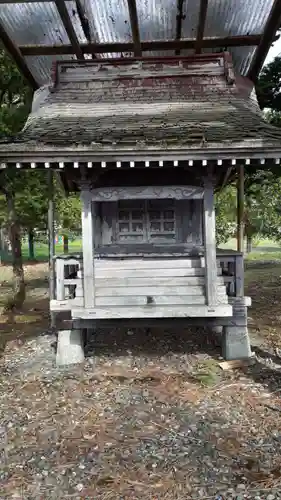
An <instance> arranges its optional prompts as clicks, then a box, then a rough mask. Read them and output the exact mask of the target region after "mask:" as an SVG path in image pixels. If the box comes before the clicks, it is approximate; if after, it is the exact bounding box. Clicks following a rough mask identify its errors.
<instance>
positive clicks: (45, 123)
mask: <svg viewBox="0 0 281 500" xmlns="http://www.w3.org/2000/svg"><path fill="white" fill-rule="evenodd" d="M217 145H220V149H222V150H223V149H224V148H231V149H233V150H235V149H237V150H238V149H240V148H241V147H244V148H245V147H249V149H254V148H255V147H259V148H261V147H264V148H265V149H268V148H270V147H271V148H274V147H276V148H280V146H281V131H280V129H278V128H276V127H273V126H272V125H269V124H268V123H267V122H266V121H265V119H264V118H263V115H262V113H261V111H260V108H259V106H258V102H257V99H256V96H255V92H254V89H253V86H252V85H251V82H250V81H249V80H248V79H247V78H245V77H241V76H236V75H235V73H234V70H233V67H232V62H231V58H230V56H229V54H227V53H224V54H216V55H210V54H209V55H200V56H193V57H189V58H175V57H174V58H170V59H167V58H165V59H164V58H163V59H157V60H151V59H148V60H140V61H137V60H129V59H124V60H117V61H114V62H113V61H104V62H97V61H86V62H62V63H59V64H58V65H57V68H56V74H55V75H54V82H53V85H51V86H45V87H42V88H41V89H39V90H38V91H37V92H36V93H35V95H34V100H33V107H32V112H31V114H30V116H29V118H28V120H27V123H26V125H25V127H24V129H23V131H22V132H21V133H20V134H19V136H18V137H17V138H16V139H15V140H14V142H13V143H12V144H11V143H10V144H9V143H1V144H0V156H1V157H2V156H3V155H4V154H5V151H11V150H14V151H17V150H18V151H20V150H23V151H27V150H28V151H32V150H34V151H39V150H40V151H42V150H44V149H46V148H47V149H48V148H50V147H51V148H53V150H60V149H61V150H63V149H65V148H68V149H69V148H72V149H74V150H75V151H79V149H83V150H85V149H87V150H89V151H95V152H102V151H105V150H109V149H110V150H111V151H118V150H122V149H124V148H127V149H129V150H131V151H135V150H143V151H145V150H148V149H154V148H157V149H164V150H167V149H175V148H176V149H185V150H186V149H192V150H199V149H200V150H208V149H209V148H216V147H217Z"/></svg>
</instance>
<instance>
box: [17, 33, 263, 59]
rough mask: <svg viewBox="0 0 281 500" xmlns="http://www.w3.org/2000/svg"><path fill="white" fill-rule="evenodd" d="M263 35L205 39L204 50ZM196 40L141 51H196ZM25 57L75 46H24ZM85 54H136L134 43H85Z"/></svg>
mask: <svg viewBox="0 0 281 500" xmlns="http://www.w3.org/2000/svg"><path fill="white" fill-rule="evenodd" d="M261 38H262V35H244V36H229V37H223V38H203V40H202V48H225V47H250V46H254V45H259V43H260V41H261ZM195 48H196V39H183V40H154V41H149V42H141V51H142V52H147V51H157V50H182V49H195ZM19 49H20V51H21V53H22V54H23V55H24V56H38V55H66V54H74V53H75V51H74V47H73V45H22V46H20V47H19ZM80 49H81V51H82V53H83V54H92V53H95V54H103V53H118V52H134V43H126V42H115V43H94V42H91V43H84V44H80Z"/></svg>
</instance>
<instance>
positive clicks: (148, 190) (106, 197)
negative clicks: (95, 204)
mask: <svg viewBox="0 0 281 500" xmlns="http://www.w3.org/2000/svg"><path fill="white" fill-rule="evenodd" d="M203 194H204V190H203V188H201V187H195V186H138V187H133V186H128V187H101V188H95V189H93V190H92V191H91V197H92V200H93V201H118V200H144V199H150V200H151V199H175V200H184V199H201V198H203Z"/></svg>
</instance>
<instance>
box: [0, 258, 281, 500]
mask: <svg viewBox="0 0 281 500" xmlns="http://www.w3.org/2000/svg"><path fill="white" fill-rule="evenodd" d="M29 270H30V275H29V278H28V286H27V292H28V300H27V303H26V305H25V310H24V311H23V313H22V314H19V315H14V316H13V317H1V338H2V339H5V342H4V344H5V345H4V347H5V349H4V347H3V350H2V357H1V358H0V400H1V401H0V458H1V463H2V464H4V465H3V467H1V470H0V484H1V486H0V498H1V499H2V498H3V499H10V498H14V499H15V498H16V499H21V498H23V499H32V500H33V499H34V500H37V499H41V498H42V499H48V500H49V499H53V500H60V499H61V500H62V499H67V498H74V499H91V500H92V499H97V500H116V499H121V498H122V499H126V500H128V499H132V500H138V499H139V500H154V499H155V500H156V499H157V500H162V499H163V500H182V499H185V500H186V499H196V500H198V499H199V498H202V499H206V500H207V499H214V500H225V499H234V498H236V499H237V498H239V499H243V498H248V499H254V498H258V497H259V498H261V499H267V498H272V497H274V498H276V499H277V498H281V495H280V491H281V459H280V443H281V433H280V429H281V405H280V394H281V360H280V359H279V358H278V356H277V355H275V356H274V355H273V347H274V346H276V345H277V343H278V335H279V333H281V331H280V329H281V322H280V329H279V323H278V321H279V320H278V315H279V311H278V303H279V302H280V301H279V299H280V293H279V288H280V284H281V282H280V278H279V275H281V268H280V267H279V268H278V266H275V267H274V268H272V269H269V268H266V269H261V270H258V271H257V269H255V270H248V271H247V273H246V281H247V294H248V295H250V296H252V298H253V307H252V310H251V312H250V314H251V317H252V320H251V321H250V322H251V328H252V331H253V332H256V335H257V336H259V338H260V342H259V351H258V352H257V353H258V358H257V361H256V362H255V364H253V365H250V366H246V365H245V366H242V367H240V368H239V369H233V370H226V371H223V370H222V369H221V368H220V365H219V363H220V361H221V358H220V349H219V347H218V346H217V344H216V342H214V339H212V337H210V336H209V334H207V332H205V331H204V330H203V329H197V330H196V329H189V330H184V331H183V330H173V331H171V330H163V329H152V330H147V331H143V330H141V329H139V330H137V329H136V330H132V331H131V330H130V331H127V330H119V329H116V330H112V329H111V330H109V331H103V332H102V331H99V332H97V333H96V334H95V336H94V337H92V338H90V339H89V342H88V344H87V358H86V361H85V363H84V364H83V365H82V366H76V367H75V366H74V367H71V368H69V369H58V368H56V366H55V351H54V349H53V347H52V344H53V342H54V337H53V336H51V335H48V334H47V335H46V334H45V332H46V330H47V328H48V299H47V292H48V290H47V282H46V271H47V267H46V265H42V264H38V265H36V266H35V267H34V268H32V266H29ZM5 272H8V270H7V269H6V271H5ZM26 272H28V271H26ZM6 276H7V275H6ZM1 281H2V283H3V280H2V279H1ZM35 283H36V284H37V285H38V286H34V284H35ZM3 286H4V287H6V288H8V287H9V278H8V277H6V278H5V279H4V285H3ZM43 333H44V335H42V334H43ZM278 345H279V344H278ZM269 361H270V362H269ZM270 495H271V497H270ZM272 500H273V499H272Z"/></svg>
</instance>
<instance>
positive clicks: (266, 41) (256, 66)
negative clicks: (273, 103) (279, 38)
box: [247, 0, 281, 82]
mask: <svg viewBox="0 0 281 500" xmlns="http://www.w3.org/2000/svg"><path fill="white" fill-rule="evenodd" d="M280 25H281V0H275V1H274V3H273V6H272V9H271V11H270V14H269V16H268V18H267V22H266V25H265V28H264V32H263V35H262V38H261V41H260V43H259V46H258V48H257V49H256V51H255V54H254V57H253V60H252V63H251V66H250V68H249V71H248V73H247V76H248V78H250V80H252V81H253V82H255V81H256V79H257V77H258V75H259V72H260V70H261V68H262V65H263V63H264V60H265V58H266V56H267V53H268V51H269V49H270V46H271V44H272V43H273V42H274V38H275V35H276V32H277V30H278V29H280ZM275 39H276V38H275Z"/></svg>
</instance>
